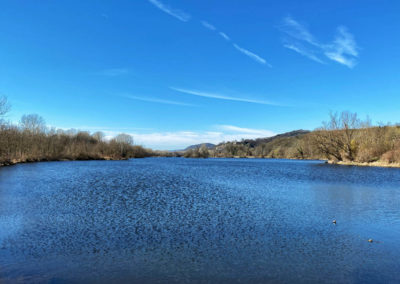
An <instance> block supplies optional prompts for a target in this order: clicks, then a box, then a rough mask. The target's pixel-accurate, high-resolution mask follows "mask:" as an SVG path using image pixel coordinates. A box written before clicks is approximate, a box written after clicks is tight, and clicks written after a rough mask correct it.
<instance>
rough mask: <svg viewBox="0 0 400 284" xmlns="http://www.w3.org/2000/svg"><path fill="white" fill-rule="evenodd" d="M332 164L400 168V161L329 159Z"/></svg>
mask: <svg viewBox="0 0 400 284" xmlns="http://www.w3.org/2000/svg"><path fill="white" fill-rule="evenodd" d="M327 163H328V164H331V165H340V166H357V167H380V168H400V163H387V162H382V161H377V162H371V163H360V162H350V161H346V162H345V161H339V162H334V161H327Z"/></svg>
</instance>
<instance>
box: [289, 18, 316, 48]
mask: <svg viewBox="0 0 400 284" xmlns="http://www.w3.org/2000/svg"><path fill="white" fill-rule="evenodd" d="M283 23H284V26H283V30H284V32H286V33H287V34H289V35H290V36H292V37H294V38H296V39H299V40H303V41H306V42H308V43H309V44H312V45H315V46H319V45H320V44H319V43H318V41H317V40H316V39H315V38H314V36H313V35H312V34H311V33H310V32H309V31H308V30H307V28H306V27H305V26H303V25H302V24H300V23H298V22H297V21H295V20H294V19H292V18H291V17H286V18H284V19H283Z"/></svg>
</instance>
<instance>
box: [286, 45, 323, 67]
mask: <svg viewBox="0 0 400 284" xmlns="http://www.w3.org/2000/svg"><path fill="white" fill-rule="evenodd" d="M284 47H286V48H288V49H291V50H293V51H295V52H297V53H299V54H301V55H303V56H305V57H308V58H310V59H311V60H314V61H316V62H318V63H321V64H325V62H324V61H322V60H321V59H319V58H318V57H317V56H315V55H314V54H313V53H312V52H311V51H309V50H307V49H305V48H304V47H302V46H301V45H297V44H295V43H293V44H285V45H284Z"/></svg>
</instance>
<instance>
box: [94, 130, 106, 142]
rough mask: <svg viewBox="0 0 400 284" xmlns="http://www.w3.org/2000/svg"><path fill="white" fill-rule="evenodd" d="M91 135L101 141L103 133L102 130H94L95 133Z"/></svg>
mask: <svg viewBox="0 0 400 284" xmlns="http://www.w3.org/2000/svg"><path fill="white" fill-rule="evenodd" d="M92 137H93V138H94V139H96V141H98V142H102V141H103V140H104V137H105V135H104V133H103V132H101V131H97V132H95V133H93V134H92Z"/></svg>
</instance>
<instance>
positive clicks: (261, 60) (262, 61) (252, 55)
mask: <svg viewBox="0 0 400 284" xmlns="http://www.w3.org/2000/svg"><path fill="white" fill-rule="evenodd" d="M201 24H202V25H203V26H204V27H205V28H207V29H209V30H211V31H215V32H217V33H218V34H219V35H220V36H221V37H222V38H223V39H224V40H226V41H231V38H230V37H229V36H228V35H227V34H226V33H224V32H221V31H218V30H217V28H216V27H215V26H213V25H211V24H210V23H208V22H206V21H202V22H201ZM233 47H235V48H236V50H238V51H240V52H241V53H243V54H244V55H246V56H248V57H250V58H251V59H253V60H254V61H256V62H258V63H260V64H263V65H267V66H268V67H272V66H271V65H270V64H268V63H267V61H266V60H265V59H264V58H262V57H261V56H259V55H257V54H255V53H254V52H251V51H250V50H247V49H245V48H243V47H240V46H239V45H237V44H236V43H233Z"/></svg>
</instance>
